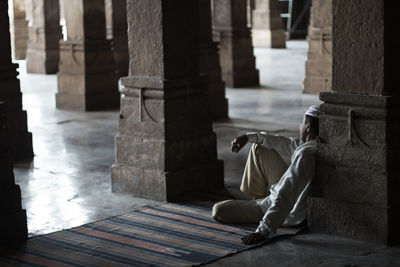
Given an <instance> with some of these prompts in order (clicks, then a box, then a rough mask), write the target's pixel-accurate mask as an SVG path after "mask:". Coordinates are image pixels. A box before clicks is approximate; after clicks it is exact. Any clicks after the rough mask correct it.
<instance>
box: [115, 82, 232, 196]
mask: <svg viewBox="0 0 400 267" xmlns="http://www.w3.org/2000/svg"><path fill="white" fill-rule="evenodd" d="M122 84H123V85H124V86H125V88H124V89H123V91H122V93H123V94H124V97H123V98H122V99H121V112H120V123H119V134H118V135H117V137H116V138H115V147H116V150H115V151H116V161H115V164H114V165H113V167H112V186H113V192H131V193H132V194H133V195H134V196H135V197H143V198H149V199H154V200H161V201H165V200H167V201H170V200H173V199H175V198H177V197H179V196H180V195H182V194H185V193H188V192H199V191H206V190H210V189H216V188H220V187H221V188H222V187H223V185H224V183H223V181H224V180H223V179H224V178H223V165H222V163H223V162H220V161H218V160H217V151H216V136H215V134H214V133H213V131H212V123H211V120H210V116H209V109H208V101H209V99H208V98H209V97H208V95H206V93H205V91H206V89H207V87H206V86H205V84H204V80H203V79H198V78H197V79H187V80H186V79H180V80H163V79H162V78H155V77H147V78H145V77H135V76H130V77H126V78H123V79H122ZM188 88H190V90H188ZM160 89H162V90H160Z"/></svg>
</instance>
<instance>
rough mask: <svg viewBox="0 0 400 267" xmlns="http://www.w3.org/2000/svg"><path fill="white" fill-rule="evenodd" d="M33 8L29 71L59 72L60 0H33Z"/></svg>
mask: <svg viewBox="0 0 400 267" xmlns="http://www.w3.org/2000/svg"><path fill="white" fill-rule="evenodd" d="M31 9H32V10H31V12H30V13H31V17H30V21H29V40H28V51H27V57H26V68H27V72H28V73H44V74H53V73H57V71H58V61H59V58H60V57H59V45H58V42H59V40H61V39H62V34H61V27H60V6H59V0H31Z"/></svg>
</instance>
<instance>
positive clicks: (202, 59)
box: [198, 0, 228, 119]
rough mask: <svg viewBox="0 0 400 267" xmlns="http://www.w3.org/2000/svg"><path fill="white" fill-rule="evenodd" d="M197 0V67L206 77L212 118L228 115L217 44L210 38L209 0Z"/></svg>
mask: <svg viewBox="0 0 400 267" xmlns="http://www.w3.org/2000/svg"><path fill="white" fill-rule="evenodd" d="M198 2H199V46H200V47H199V68H200V73H202V74H206V75H207V77H208V82H207V83H208V95H209V96H210V111H211V116H212V117H213V119H220V118H226V117H228V100H227V99H226V98H225V83H224V82H223V81H222V80H221V67H220V64H219V54H218V44H217V43H215V42H213V40H212V28H211V1H210V0H198Z"/></svg>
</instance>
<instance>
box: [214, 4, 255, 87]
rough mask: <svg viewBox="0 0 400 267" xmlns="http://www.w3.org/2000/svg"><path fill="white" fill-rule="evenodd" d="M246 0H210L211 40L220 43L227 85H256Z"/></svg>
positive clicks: (223, 74)
mask: <svg viewBox="0 0 400 267" xmlns="http://www.w3.org/2000/svg"><path fill="white" fill-rule="evenodd" d="M246 3H247V1H246V0H213V34H214V40H215V41H219V43H220V60H221V68H222V80H223V81H225V83H226V85H227V86H228V87H245V86H257V85H259V73H258V70H257V69H256V67H255V57H254V54H253V46H252V42H251V33H250V29H249V28H248V26H247V15H246V13H247V12H246Z"/></svg>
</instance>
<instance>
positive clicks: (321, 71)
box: [303, 0, 332, 94]
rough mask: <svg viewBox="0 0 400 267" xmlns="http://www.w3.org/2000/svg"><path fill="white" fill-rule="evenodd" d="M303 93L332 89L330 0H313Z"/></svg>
mask: <svg viewBox="0 0 400 267" xmlns="http://www.w3.org/2000/svg"><path fill="white" fill-rule="evenodd" d="M303 87H304V89H303V92H304V93H311V94H315V93H319V92H324V91H329V90H331V89H332V0H313V1H312V6H311V19H310V26H309V28H308V56H307V62H306V77H305V79H304V83H303Z"/></svg>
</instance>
